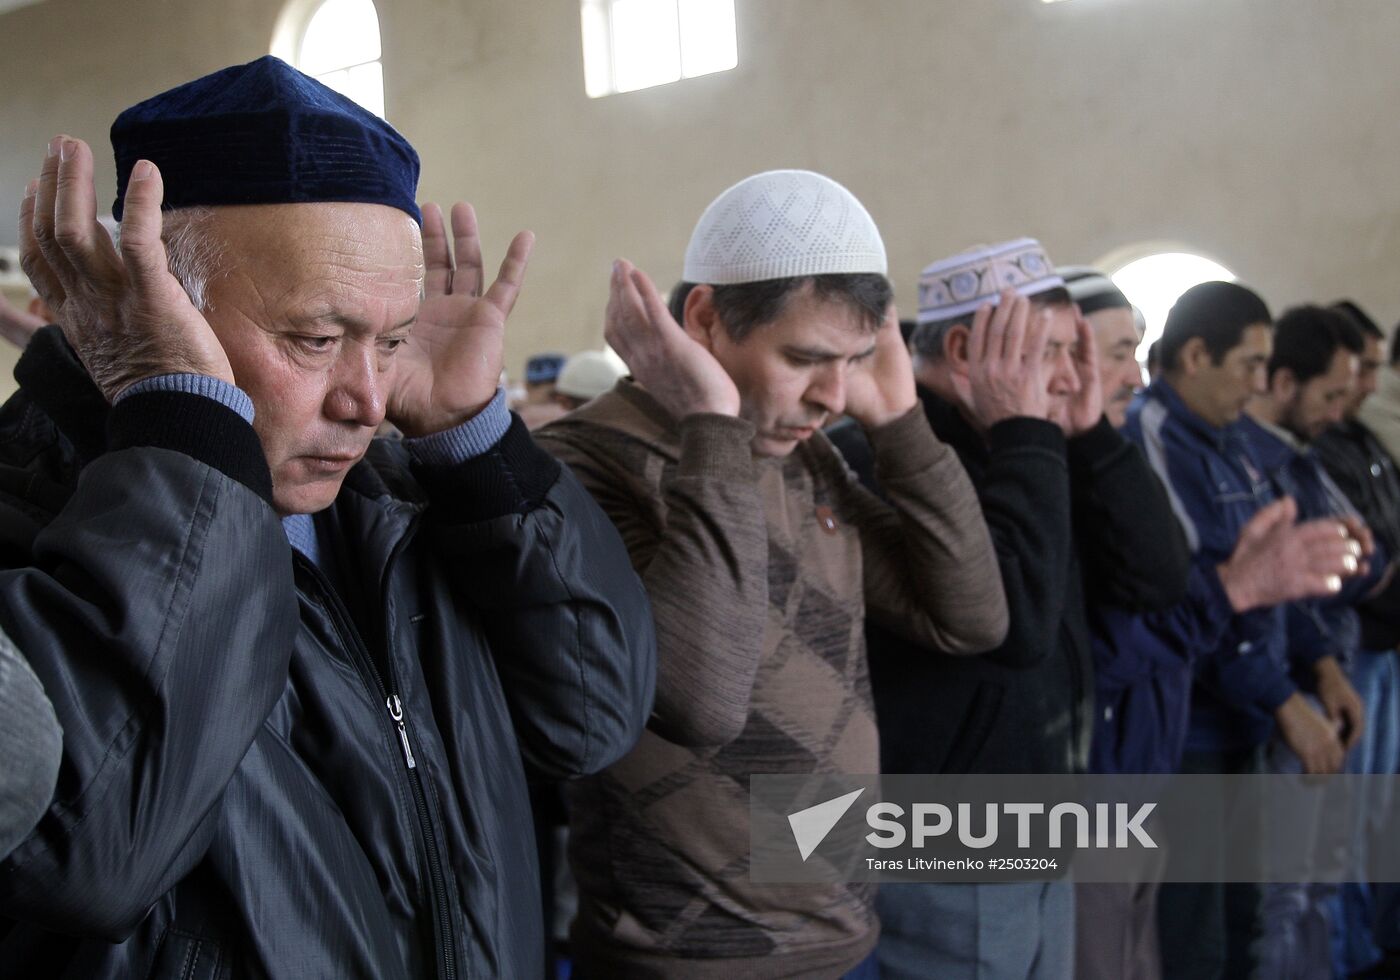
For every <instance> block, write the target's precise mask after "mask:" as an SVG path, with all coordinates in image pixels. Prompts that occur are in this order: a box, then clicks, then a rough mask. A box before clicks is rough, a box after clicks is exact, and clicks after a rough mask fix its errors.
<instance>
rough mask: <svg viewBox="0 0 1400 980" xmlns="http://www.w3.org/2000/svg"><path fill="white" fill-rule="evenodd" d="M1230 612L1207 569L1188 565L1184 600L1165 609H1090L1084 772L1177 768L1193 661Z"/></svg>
mask: <svg viewBox="0 0 1400 980" xmlns="http://www.w3.org/2000/svg"><path fill="white" fill-rule="evenodd" d="M1233 616H1234V612H1233V610H1232V609H1231V608H1230V600H1229V598H1228V597H1227V596H1226V595H1225V589H1224V586H1222V585H1221V583H1220V577H1219V576H1218V575H1217V574H1216V572H1215V569H1214V567H1213V566H1208V565H1204V564H1200V563H1194V564H1193V565H1192V566H1191V572H1190V576H1189V578H1188V579H1187V586H1186V597H1185V598H1184V599H1183V600H1182V601H1181V602H1180V603H1178V604H1177V605H1176V606H1174V607H1172V608H1171V609H1168V610H1166V611H1164V612H1149V613H1133V612H1128V611H1126V610H1123V609H1116V608H1113V607H1110V606H1105V605H1097V606H1090V608H1089V629H1090V635H1091V642H1092V648H1093V653H1094V697H1095V705H1094V706H1095V711H1094V738H1093V742H1092V747H1091V751H1090V755H1089V769H1090V771H1091V772H1103V773H1109V772H1128V773H1158V772H1176V771H1177V770H1178V769H1180V767H1181V754H1182V752H1183V751H1184V750H1185V748H1186V734H1187V730H1188V725H1189V723H1190V716H1191V678H1192V669H1193V666H1194V664H1195V661H1196V658H1197V657H1198V656H1200V655H1201V654H1203V653H1209V652H1211V651H1213V650H1214V649H1215V648H1216V647H1217V646H1218V645H1219V644H1220V643H1221V641H1222V638H1223V636H1224V634H1225V630H1226V628H1227V627H1228V626H1229V624H1230V620H1231V618H1232V617H1233Z"/></svg>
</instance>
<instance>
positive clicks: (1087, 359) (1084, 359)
mask: <svg viewBox="0 0 1400 980" xmlns="http://www.w3.org/2000/svg"><path fill="white" fill-rule="evenodd" d="M1074 341H1075V342H1074V370H1075V373H1076V374H1077V375H1078V376H1079V390H1078V391H1076V392H1075V393H1074V394H1073V395H1071V396H1070V400H1069V406H1068V412H1069V434H1070V435H1072V436H1074V435H1079V434H1080V433H1082V432H1088V431H1089V430H1090V429H1092V428H1093V427H1094V426H1096V425H1098V424H1099V419H1101V418H1103V383H1102V382H1101V381H1100V379H1099V347H1098V342H1097V341H1096V340H1095V339H1094V328H1093V327H1092V326H1090V325H1089V321H1088V320H1086V319H1085V318H1084V315H1083V314H1082V313H1080V312H1079V308H1078V307H1075V310H1074Z"/></svg>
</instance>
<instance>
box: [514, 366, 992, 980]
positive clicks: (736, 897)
mask: <svg viewBox="0 0 1400 980" xmlns="http://www.w3.org/2000/svg"><path fill="white" fill-rule="evenodd" d="M870 435H871V442H872V444H873V447H874V452H875V457H876V466H877V471H878V473H879V477H880V482H881V486H882V487H883V488H884V490H885V492H886V494H887V495H888V497H889V500H890V503H886V502H884V501H882V500H880V499H879V498H877V497H875V496H874V495H872V494H870V493H869V492H868V491H866V490H865V489H864V488H862V487H861V486H860V484H859V483H858V482H857V481H856V479H855V477H854V476H853V475H852V474H851V473H850V471H849V470H848V469H847V468H846V466H845V464H844V463H843V462H842V460H841V458H840V456H839V455H838V454H837V453H836V451H835V450H834V449H833V448H832V446H831V444H830V442H828V441H827V439H826V437H825V436H824V435H822V434H821V433H818V434H816V435H814V436H813V437H812V438H811V439H809V440H808V441H807V442H805V443H803V444H801V445H800V446H799V447H798V448H797V450H796V451H795V452H793V453H792V454H791V455H790V456H788V457H786V458H784V459H765V458H755V457H753V456H752V455H751V452H750V449H749V441H750V439H751V438H752V436H753V428H752V426H751V425H750V424H749V423H748V422H745V421H742V420H740V419H735V418H729V417H724V416H716V415H698V416H692V417H690V418H687V419H685V420H684V421H683V422H681V423H679V424H677V423H676V421H675V420H674V418H672V417H671V416H670V415H669V414H668V413H667V412H666V410H665V409H664V408H662V407H661V405H660V404H659V403H658V402H657V401H656V400H655V399H654V398H652V397H651V395H649V394H648V393H647V392H646V391H645V390H643V389H642V388H640V387H639V386H637V385H635V384H633V383H631V382H629V381H624V382H622V383H621V384H619V386H618V387H617V388H616V389H614V390H613V391H612V392H610V393H608V394H606V395H604V396H602V397H601V398H599V399H596V400H595V401H593V402H591V403H590V404H589V405H587V406H585V407H584V408H582V409H580V410H579V411H577V412H574V413H572V414H571V415H569V416H566V417H565V418H564V419H562V420H560V421H558V422H555V423H553V424H551V425H550V426H548V427H547V428H545V429H544V430H542V431H541V432H540V433H538V434H537V438H538V440H539V442H540V444H541V445H543V446H544V447H545V448H546V449H548V450H549V451H550V452H552V453H554V454H555V455H556V456H558V457H559V458H560V459H562V460H563V461H564V462H566V463H568V464H569V466H570V467H572V468H573V470H574V472H575V473H576V474H577V475H578V476H579V478H580V479H581V480H582V481H583V483H584V485H585V486H586V487H588V489H589V491H590V492H591V493H592V494H593V495H594V496H595V497H596V498H597V500H598V501H599V503H600V504H601V505H602V507H603V509H604V510H605V511H606V512H607V513H608V515H609V516H610V517H611V518H612V520H613V522H614V523H615V524H616V525H617V527H618V530H619V531H620V532H621V534H622V537H623V540H624V541H625V542H626V544H627V547H628V550H629V552H630V554H631V556H632V562H633V564H634V565H635V566H636V568H637V569H638V571H639V572H640V573H641V574H642V577H643V580H644V582H645V583H646V586H647V590H648V593H649V594H650V597H651V601H652V607H653V612H654V614H655V617H656V628H657V647H658V670H657V690H656V707H655V711H654V714H653V716H652V720H651V723H650V725H649V730H648V731H647V732H645V733H644V734H643V736H642V739H641V741H640V742H639V743H638V744H637V747H636V748H635V749H634V750H633V751H632V753H631V754H630V755H628V756H627V757H626V758H625V759H623V760H622V761H621V762H619V763H617V764H616V765H614V766H612V767H611V768H610V769H608V770H607V771H606V772H604V773H602V774H600V775H598V776H595V777H592V778H589V779H586V780H583V781H581V782H579V783H576V784H573V785H572V786H571V787H570V791H569V792H570V800H569V802H570V817H571V826H572V836H571V843H570V858H571V862H572V864H573V867H574V872H575V875H576V876H577V878H578V883H579V892H580V895H579V899H580V901H579V918H578V921H577V922H576V923H575V925H574V945H575V954H576V957H577V959H578V961H579V963H580V966H581V968H582V971H583V973H584V975H585V976H589V977H593V976H607V977H611V976H627V977H653V976H654V977H667V978H673V977H681V978H686V977H697V978H699V977H723V978H725V980H732V978H733V977H734V976H744V977H787V976H839V975H840V974H842V973H844V972H845V971H846V970H848V969H849V968H851V967H852V966H854V965H855V964H857V963H858V962H860V960H861V959H862V958H864V957H865V955H867V953H868V952H869V951H870V949H871V947H872V946H873V945H874V942H875V939H876V936H877V932H878V927H877V924H876V921H875V917H874V915H873V912H872V909H871V900H872V898H873V889H872V887H871V886H869V885H859V884H850V885H846V884H843V885H831V886H813V885H803V886H781V885H779V886H775V885H756V884H754V883H753V882H751V881H750V880H749V876H748V860H749V799H748V777H749V775H750V774H751V773H809V772H810V773H874V772H877V771H878V768H879V747H878V743H877V737H876V731H875V719H874V713H873V708H872V703H871V695H870V683H869V677H868V673H867V669H866V660H865V635H864V630H863V624H864V619H865V616H866V614H867V612H868V614H869V615H870V616H872V617H875V618H876V619H878V620H879V621H880V622H882V623H884V624H886V625H888V626H889V627H891V628H893V629H896V630H899V631H900V632H903V633H905V634H906V635H908V636H909V637H910V638H911V639H913V640H916V641H917V642H919V643H921V644H923V645H926V646H931V647H935V648H937V649H940V650H944V651H949V652H963V653H976V652H980V651H982V650H986V649H989V648H991V647H994V646H996V645H997V644H998V643H999V642H1000V641H1001V638H1002V637H1003V635H1004V634H1005V632H1006V622H1007V618H1006V600H1005V597H1004V595H1003V593H1002V589H1001V579H1000V575H999V573H998V570H997V564H996V558H995V555H994V553H993V551H992V545H991V540H990V537H989V535H988V532H987V527H986V524H985V522H984V521H983V518H982V513H981V510H980V508H979V506H978V503H977V497H976V495H975V493H974V492H973V489H972V486H971V484H970V483H969V481H968V479H967V475H966V473H965V472H964V471H963V468H962V465H961V464H960V463H959V462H958V459H957V456H956V455H955V454H954V453H953V452H952V451H951V450H950V449H949V448H948V447H946V446H945V445H943V444H942V443H941V442H939V441H938V440H937V439H936V438H935V437H934V435H933V433H932V431H931V430H930V429H929V427H928V422H927V420H926V419H925V417H924V414H923V412H922V411H920V410H919V409H917V408H916V409H915V410H913V411H911V412H910V413H909V414H907V415H905V416H903V417H901V418H899V419H897V420H895V421H894V422H891V423H889V424H888V425H886V426H883V427H881V428H880V429H877V430H875V431H874V432H872V433H871V434H870Z"/></svg>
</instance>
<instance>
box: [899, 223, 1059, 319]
mask: <svg viewBox="0 0 1400 980" xmlns="http://www.w3.org/2000/svg"><path fill="white" fill-rule="evenodd" d="M1064 284H1065V281H1064V280H1063V279H1062V278H1060V274H1059V273H1058V272H1056V271H1055V266H1054V265H1053V264H1052V263H1051V262H1050V257H1049V256H1048V255H1046V254H1045V249H1043V248H1041V246H1040V242H1038V241H1036V240H1035V239H1034V238H1018V239H1016V240H1015V241H1012V242H1003V243H1002V244H1000V245H991V246H987V245H979V246H978V247H976V248H974V249H971V250H969V251H966V252H963V253H961V254H959V255H954V256H952V257H951V258H946V259H943V260H941V261H939V262H935V263H933V265H930V266H928V267H927V268H925V269H924V271H923V272H922V273H921V274H920V275H919V322H920V323H936V322H938V321H940V320H950V319H952V318H953V317H957V316H962V315H963V314H965V313H971V312H973V311H974V310H976V309H977V308H978V307H979V306H985V305H987V304H991V305H992V306H995V305H996V304H997V303H998V302H999V301H1000V294H1001V291H1002V290H1003V289H1007V288H1008V287H1009V288H1012V289H1015V290H1016V292H1018V293H1020V294H1021V295H1022V296H1034V295H1036V294H1037V293H1043V292H1046V291H1047V290H1050V289H1058V288H1062V287H1063V286H1064Z"/></svg>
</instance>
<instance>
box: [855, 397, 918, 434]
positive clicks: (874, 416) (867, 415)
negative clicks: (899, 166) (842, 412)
mask: <svg viewBox="0 0 1400 980" xmlns="http://www.w3.org/2000/svg"><path fill="white" fill-rule="evenodd" d="M918 404H919V400H918V399H917V398H913V399H910V401H909V404H907V405H897V406H894V407H886V408H881V409H876V410H873V411H871V410H866V409H860V410H857V409H855V408H850V409H849V412H850V415H851V418H853V419H855V420H856V421H857V422H859V423H860V424H861V425H862V426H863V427H865V428H866V429H878V428H881V427H882V426H886V425H889V424H890V423H891V422H893V421H895V420H896V419H902V418H903V417H904V416H906V415H908V414H909V413H910V412H912V411H913V410H914V408H915V406H917V405H918Z"/></svg>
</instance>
